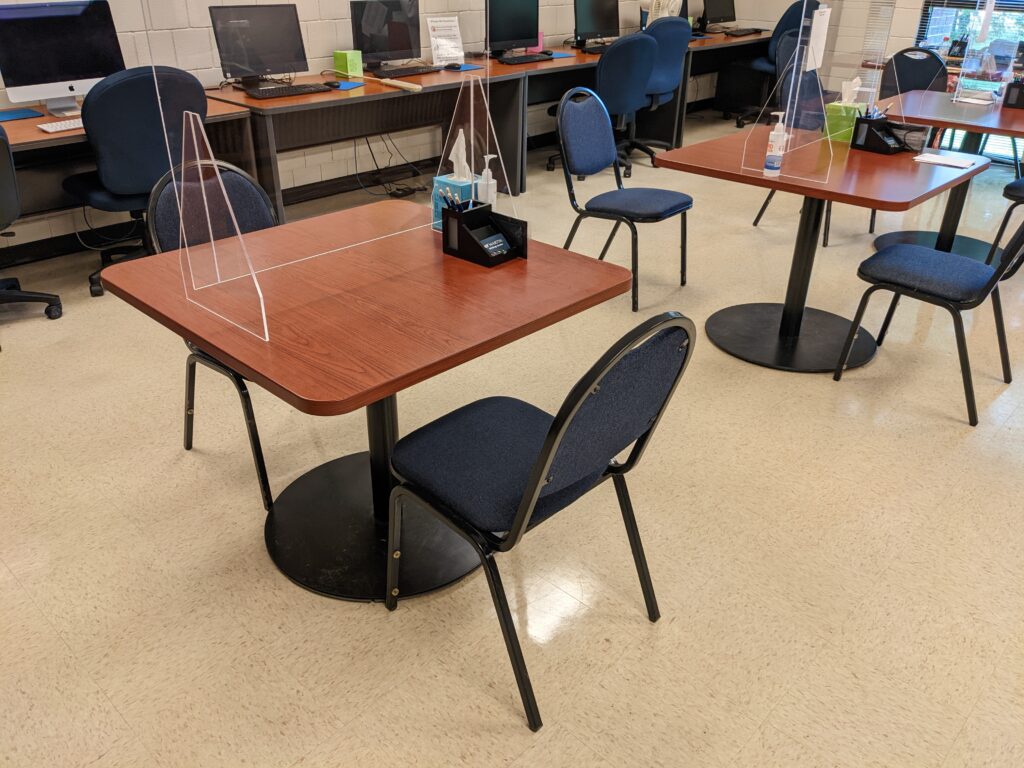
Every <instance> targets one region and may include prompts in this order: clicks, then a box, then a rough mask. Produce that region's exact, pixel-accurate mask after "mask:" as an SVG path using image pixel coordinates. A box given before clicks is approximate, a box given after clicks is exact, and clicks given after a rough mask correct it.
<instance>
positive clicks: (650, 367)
mask: <svg viewBox="0 0 1024 768" xmlns="http://www.w3.org/2000/svg"><path fill="white" fill-rule="evenodd" d="M691 346H692V345H691V344H690V339H689V335H688V333H687V332H686V331H685V330H684V329H682V328H679V327H669V328H666V329H664V330H661V331H659V332H657V333H655V334H654V335H653V336H651V337H650V338H649V339H648V340H647V341H645V342H643V343H642V344H640V345H639V346H637V347H635V348H634V349H632V350H630V351H629V352H627V353H626V354H625V355H624V356H623V357H622V358H621V359H620V360H619V361H618V363H616V364H615V365H614V366H613V367H612V368H611V369H610V370H608V371H607V372H606V373H605V375H604V376H603V377H602V378H601V379H600V380H599V381H598V383H597V385H596V386H595V387H593V388H592V389H591V391H590V393H589V394H588V395H587V396H586V399H585V400H584V401H583V404H582V405H581V406H580V407H579V410H577V411H576V414H575V416H574V417H573V418H572V421H571V422H570V423H569V426H568V427H567V428H566V432H565V434H564V436H563V438H562V441H561V443H560V444H559V446H558V449H557V452H556V453H555V456H554V459H553V461H552V463H551V467H550V470H549V472H548V481H547V484H546V485H545V486H544V488H543V490H542V491H541V494H540V498H541V499H543V498H544V497H546V496H550V495H552V494H556V493H558V492H559V491H564V490H565V489H567V488H569V487H570V486H575V485H578V484H579V483H581V482H584V481H587V480H589V481H591V482H596V480H597V478H599V477H600V476H601V475H602V474H604V472H605V470H607V469H608V465H609V464H610V463H611V461H612V460H613V459H614V458H615V457H616V456H618V455H619V454H621V453H622V452H623V451H624V450H626V449H627V448H629V447H630V446H631V445H633V443H635V442H636V441H637V440H638V439H640V438H641V437H642V436H643V435H645V434H646V433H647V432H649V431H650V430H651V429H652V428H653V426H654V425H655V422H656V420H657V418H658V416H659V414H660V413H661V411H662V409H663V408H664V406H665V404H666V402H667V401H668V398H669V397H670V396H671V394H672V391H673V388H674V387H675V384H676V382H677V381H678V379H679V377H680V375H681V373H682V370H683V366H684V364H685V363H686V359H687V356H688V354H689V350H690V348H691Z"/></svg>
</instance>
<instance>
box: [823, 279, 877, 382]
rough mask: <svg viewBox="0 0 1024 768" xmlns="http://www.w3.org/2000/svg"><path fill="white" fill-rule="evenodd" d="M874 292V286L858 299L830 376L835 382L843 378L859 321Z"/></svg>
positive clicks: (858, 327) (855, 338) (858, 328)
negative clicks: (834, 368) (858, 301)
mask: <svg viewBox="0 0 1024 768" xmlns="http://www.w3.org/2000/svg"><path fill="white" fill-rule="evenodd" d="M876 290H878V289H877V288H876V287H875V286H872V287H870V288H868V289H867V290H866V291H864V295H863V296H862V297H861V299H860V305H859V306H858V307H857V314H855V315H854V316H853V322H852V323H850V332H849V333H848V334H847V336H846V343H845V344H843V351H842V352H840V353H839V361H838V362H837V363H836V370H835V373H833V374H832V378H833V379H834V380H835V381H839V380H840V379H842V378H843V370H844V369H845V368H846V361H847V360H849V359H850V352H851V351H853V342H855V341H856V340H857V332H858V331H859V330H860V324H861V321H862V320H863V319H864V311H865V310H866V309H867V308H868V302H869V301H870V300H871V296H872V294H874V292H875V291H876Z"/></svg>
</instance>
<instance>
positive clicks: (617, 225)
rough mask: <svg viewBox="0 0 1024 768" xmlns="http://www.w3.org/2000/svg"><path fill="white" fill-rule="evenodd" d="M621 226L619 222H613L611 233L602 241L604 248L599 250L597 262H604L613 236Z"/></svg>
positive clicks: (613, 238)
mask: <svg viewBox="0 0 1024 768" xmlns="http://www.w3.org/2000/svg"><path fill="white" fill-rule="evenodd" d="M621 226H622V222H621V221H616V222H615V226H614V227H612V233H611V234H610V235H608V239H607V240H605V241H604V248H602V249H601V255H600V256H598V257H597V260H598V261H604V257H605V256H607V255H608V249H609V248H611V247H612V242H613V241H614V240H615V235H617V234H618V233H619V227H621Z"/></svg>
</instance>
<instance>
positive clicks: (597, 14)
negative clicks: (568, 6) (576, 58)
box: [572, 0, 619, 53]
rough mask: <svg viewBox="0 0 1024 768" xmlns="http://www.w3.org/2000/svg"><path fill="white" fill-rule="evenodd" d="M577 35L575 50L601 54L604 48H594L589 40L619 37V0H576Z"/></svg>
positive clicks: (574, 42)
mask: <svg viewBox="0 0 1024 768" xmlns="http://www.w3.org/2000/svg"><path fill="white" fill-rule="evenodd" d="M575 10H576V33H575V35H574V37H573V43H572V47H573V48H582V49H583V50H584V51H587V52H588V53H600V52H601V49H602V46H592V45H589V44H588V41H589V40H593V39H595V38H602V37H618V35H619V0H575Z"/></svg>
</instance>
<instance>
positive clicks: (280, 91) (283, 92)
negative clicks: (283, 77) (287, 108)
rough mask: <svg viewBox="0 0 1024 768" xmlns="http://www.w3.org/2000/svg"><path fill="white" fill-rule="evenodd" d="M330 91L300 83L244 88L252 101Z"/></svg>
mask: <svg viewBox="0 0 1024 768" xmlns="http://www.w3.org/2000/svg"><path fill="white" fill-rule="evenodd" d="M330 90H332V89H331V87H330V86H327V85H324V84H323V83H302V84H301V85H273V86H269V87H266V88H246V89H245V93H246V95H247V96H251V97H252V98H254V99H276V98H278V97H280V96H302V95H303V94H306V93H326V92H327V91H330Z"/></svg>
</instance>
